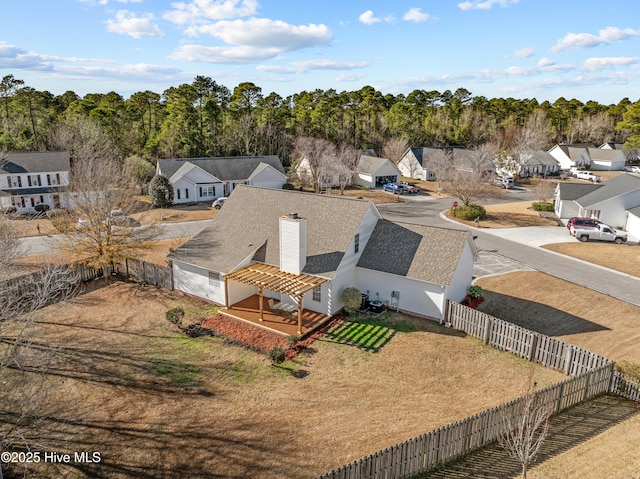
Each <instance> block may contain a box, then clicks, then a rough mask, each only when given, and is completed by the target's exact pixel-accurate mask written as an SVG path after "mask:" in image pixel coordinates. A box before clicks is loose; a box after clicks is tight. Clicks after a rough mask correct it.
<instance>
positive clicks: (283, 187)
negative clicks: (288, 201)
mask: <svg viewBox="0 0 640 479" xmlns="http://www.w3.org/2000/svg"><path fill="white" fill-rule="evenodd" d="M282 189H283V190H293V189H295V186H293V184H292V183H285V184H284V185H282Z"/></svg>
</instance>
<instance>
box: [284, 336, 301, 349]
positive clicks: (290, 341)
mask: <svg viewBox="0 0 640 479" xmlns="http://www.w3.org/2000/svg"><path fill="white" fill-rule="evenodd" d="M299 342H300V336H297V335H295V334H291V335H289V336H287V347H288V348H295V347H296V344H298V343H299Z"/></svg>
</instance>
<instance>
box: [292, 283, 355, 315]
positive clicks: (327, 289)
mask: <svg viewBox="0 0 640 479" xmlns="http://www.w3.org/2000/svg"><path fill="white" fill-rule="evenodd" d="M282 299H283V300H285V301H287V300H289V299H288V298H285V297H284V295H283V298H282ZM290 302H293V300H290ZM302 307H303V308H304V309H308V310H310V311H315V312H317V313H321V314H328V315H333V314H335V313H337V312H338V311H339V310H340V308H342V304H340V305H339V306H338V307H336V301H335V298H334V297H333V286H332V281H328V282H326V283H323V284H322V285H321V286H320V302H318V301H314V300H313V291H309V292H308V293H306V294H305V295H304V297H303V298H302Z"/></svg>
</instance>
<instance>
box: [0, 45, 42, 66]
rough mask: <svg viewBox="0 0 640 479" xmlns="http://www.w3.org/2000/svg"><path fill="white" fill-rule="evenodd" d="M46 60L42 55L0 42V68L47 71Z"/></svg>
mask: <svg viewBox="0 0 640 479" xmlns="http://www.w3.org/2000/svg"><path fill="white" fill-rule="evenodd" d="M47 60H48V59H47V58H45V57H44V56H42V55H38V54H36V53H33V52H29V51H27V50H24V49H22V48H20V47H17V46H15V45H10V44H9V43H6V42H1V41H0V68H7V69H10V68H19V69H25V70H47V69H49V68H50V65H49V64H48V62H47Z"/></svg>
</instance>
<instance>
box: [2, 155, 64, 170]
mask: <svg viewBox="0 0 640 479" xmlns="http://www.w3.org/2000/svg"><path fill="white" fill-rule="evenodd" d="M70 169H71V160H70V159H69V152H68V151H44V152H17V153H7V156H6V158H5V160H4V161H0V174H5V175H16V174H21V173H47V172H54V171H55V172H62V171H69V170H70Z"/></svg>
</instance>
